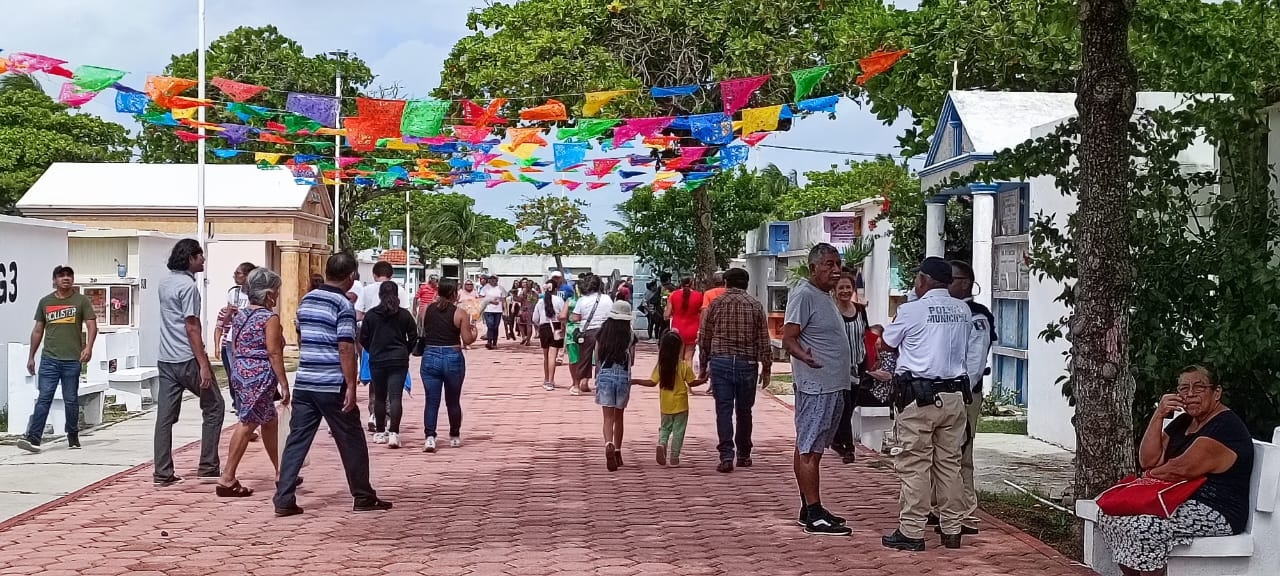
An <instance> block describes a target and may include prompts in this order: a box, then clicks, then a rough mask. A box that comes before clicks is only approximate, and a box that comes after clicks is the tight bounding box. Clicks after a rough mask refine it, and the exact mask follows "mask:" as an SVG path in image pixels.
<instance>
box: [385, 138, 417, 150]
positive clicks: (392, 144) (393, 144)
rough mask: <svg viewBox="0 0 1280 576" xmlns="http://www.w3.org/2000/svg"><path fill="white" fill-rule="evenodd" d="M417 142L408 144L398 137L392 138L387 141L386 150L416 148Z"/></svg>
mask: <svg viewBox="0 0 1280 576" xmlns="http://www.w3.org/2000/svg"><path fill="white" fill-rule="evenodd" d="M417 149H418V145H417V144H409V143H408V142H405V141H404V140H402V139H400V138H392V139H391V141H389V142H387V150H417Z"/></svg>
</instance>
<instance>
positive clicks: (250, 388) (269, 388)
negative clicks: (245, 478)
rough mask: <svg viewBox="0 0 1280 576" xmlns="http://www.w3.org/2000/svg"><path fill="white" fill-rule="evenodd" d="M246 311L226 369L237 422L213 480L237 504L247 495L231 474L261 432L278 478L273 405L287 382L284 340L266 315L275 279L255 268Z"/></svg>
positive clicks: (285, 393) (276, 292) (274, 297)
mask: <svg viewBox="0 0 1280 576" xmlns="http://www.w3.org/2000/svg"><path fill="white" fill-rule="evenodd" d="M245 288H246V291H247V292H248V294H249V306H248V307H247V308H241V309H240V311H239V312H238V313H237V314H236V317H235V320H234V321H233V322H232V328H231V330H232V332H231V354H230V355H231V358H232V360H231V368H230V369H229V370H228V374H227V375H228V377H229V378H231V379H232V380H234V381H235V382H236V385H235V386H233V387H232V390H234V391H235V394H236V396H237V398H238V400H239V408H238V409H237V410H236V416H237V417H238V418H239V420H240V422H239V424H237V425H236V427H235V431H234V432H233V433H232V435H231V446H230V450H229V453H228V454H227V461H226V462H225V463H223V466H222V477H221V478H219V479H218V487H217V490H216V491H217V494H218V496H221V497H224V498H243V497H245V496H251V495H253V490H252V489H249V488H245V487H244V486H241V485H240V481H239V480H237V479H236V468H237V467H238V466H239V465H240V460H241V459H242V458H244V452H245V449H246V448H248V446H249V437H250V435H252V434H253V432H254V431H255V430H256V429H257V428H258V427H259V426H261V427H262V445H263V446H264V447H266V449H267V457H268V458H270V459H271V465H272V466H273V467H274V468H275V469H276V473H277V474H279V472H280V458H279V448H278V446H277V440H278V438H279V436H278V433H277V431H276V423H277V417H276V407H275V401H276V400H277V399H279V400H280V401H281V403H283V404H286V405H287V404H288V403H289V397H290V394H289V379H288V376H287V375H286V374H285V370H284V334H283V332H282V328H281V325H280V316H279V315H277V314H276V313H275V312H273V311H272V308H275V306H276V303H277V302H278V301H279V298H280V276H279V275H277V274H276V273H275V272H272V271H270V270H268V269H266V268H255V269H254V270H253V271H251V272H249V277H248V279H247V281H246V286H245Z"/></svg>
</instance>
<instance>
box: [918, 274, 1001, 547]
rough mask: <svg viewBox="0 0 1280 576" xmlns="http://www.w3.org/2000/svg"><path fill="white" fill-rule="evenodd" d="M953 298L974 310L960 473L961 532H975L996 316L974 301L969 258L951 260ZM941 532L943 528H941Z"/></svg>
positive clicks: (933, 523) (932, 519)
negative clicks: (977, 457) (977, 459)
mask: <svg viewBox="0 0 1280 576" xmlns="http://www.w3.org/2000/svg"><path fill="white" fill-rule="evenodd" d="M948 291H949V292H951V296H952V297H953V298H957V299H960V300H962V301H964V303H965V304H968V305H969V311H970V312H971V313H972V314H973V335H972V336H970V337H969V347H968V349H967V352H966V354H965V371H966V372H968V373H969V383H970V385H971V390H972V391H973V394H972V395H973V402H971V403H970V404H969V405H968V406H967V407H966V409H965V416H966V418H965V421H966V426H967V428H966V432H965V438H964V440H965V442H964V447H963V450H962V451H961V455H960V477H961V479H962V481H963V483H964V507H965V518H964V521H963V522H962V523H961V530H960V533H961V534H963V535H966V536H968V535H975V534H977V533H978V514H977V512H978V493H977V491H976V490H975V488H974V484H973V441H974V438H975V434H977V432H978V416H979V414H980V413H981V411H982V394H983V389H982V378H983V376H986V375H987V373H988V372H989V370H987V359H988V358H989V357H990V355H991V344H992V343H993V342H995V341H996V334H995V328H994V326H995V316H994V315H992V314H991V310H990V309H989V308H987V307H986V306H983V305H982V304H979V303H977V302H974V301H973V268H972V267H971V266H969V264H968V263H967V262H961V261H959V260H952V261H951V285H950V286H949V287H948ZM934 487H935V490H934V499H933V504H934V507H935V510H936V507H937V505H938V502H939V498H940V495H939V494H938V491H937V490H936V487H937V484H936V483H935V484H934ZM937 524H938V516H937V515H936V514H930V515H929V525H930V526H936V525H937ZM937 531H938V533H939V534H941V533H942V530H941V529H938V530H937Z"/></svg>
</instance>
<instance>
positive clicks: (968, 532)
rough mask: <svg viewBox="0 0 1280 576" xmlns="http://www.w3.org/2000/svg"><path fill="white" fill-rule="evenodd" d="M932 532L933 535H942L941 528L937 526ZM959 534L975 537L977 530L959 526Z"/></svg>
mask: <svg viewBox="0 0 1280 576" xmlns="http://www.w3.org/2000/svg"><path fill="white" fill-rule="evenodd" d="M933 532H934V533H935V534H942V527H941V526H938V527H937V528H934V529H933ZM960 534H962V535H964V536H977V535H978V529H977V528H973V527H970V526H961V527H960Z"/></svg>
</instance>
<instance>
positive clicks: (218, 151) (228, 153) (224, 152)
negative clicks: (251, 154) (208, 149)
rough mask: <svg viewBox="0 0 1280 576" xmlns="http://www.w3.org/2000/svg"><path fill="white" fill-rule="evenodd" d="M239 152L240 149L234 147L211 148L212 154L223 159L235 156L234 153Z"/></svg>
mask: <svg viewBox="0 0 1280 576" xmlns="http://www.w3.org/2000/svg"><path fill="white" fill-rule="evenodd" d="M240 152H241V151H240V150H236V149H234V148H214V149H213V155H214V156H217V157H218V158H223V159H226V158H235V157H236V154H239V153H240Z"/></svg>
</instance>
